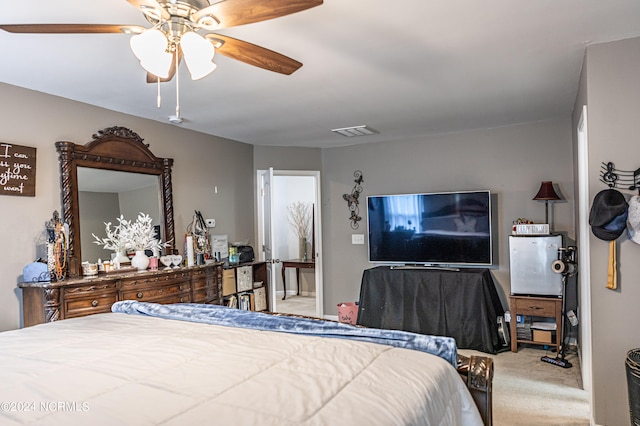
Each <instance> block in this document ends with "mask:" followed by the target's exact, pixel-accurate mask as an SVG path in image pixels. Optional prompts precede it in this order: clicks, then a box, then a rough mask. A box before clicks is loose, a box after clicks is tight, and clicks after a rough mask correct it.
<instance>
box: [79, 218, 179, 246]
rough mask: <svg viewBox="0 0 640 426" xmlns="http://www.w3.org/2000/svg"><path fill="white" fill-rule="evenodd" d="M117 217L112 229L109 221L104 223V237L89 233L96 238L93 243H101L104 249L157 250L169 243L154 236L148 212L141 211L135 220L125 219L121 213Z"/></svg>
mask: <svg viewBox="0 0 640 426" xmlns="http://www.w3.org/2000/svg"><path fill="white" fill-rule="evenodd" d="M117 219H118V225H117V226H116V227H115V228H114V229H113V230H112V229H111V222H109V223H105V231H106V233H107V237H106V238H100V237H98V236H96V235H95V234H91V235H93V237H94V238H95V239H96V241H94V243H96V244H102V246H103V247H104V248H105V249H107V250H113V251H120V250H123V249H130V250H135V251H139V250H158V251H159V250H161V249H162V248H163V247H166V246H168V245H169V243H162V241H161V240H159V239H157V238H156V232H155V230H154V229H153V225H152V224H151V223H152V219H151V217H150V216H149V215H148V214H144V213H142V212H141V213H140V214H138V219H137V220H136V221H135V222H132V221H130V220H126V219H125V218H124V216H122V215H120V217H119V218H117Z"/></svg>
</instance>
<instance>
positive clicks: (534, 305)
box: [512, 299, 556, 317]
mask: <svg viewBox="0 0 640 426" xmlns="http://www.w3.org/2000/svg"><path fill="white" fill-rule="evenodd" d="M514 300H515V304H516V306H515V307H513V308H512V309H513V311H514V312H517V313H518V314H521V315H526V316H538V317H555V315H556V300H553V299H532V300H530V299H514Z"/></svg>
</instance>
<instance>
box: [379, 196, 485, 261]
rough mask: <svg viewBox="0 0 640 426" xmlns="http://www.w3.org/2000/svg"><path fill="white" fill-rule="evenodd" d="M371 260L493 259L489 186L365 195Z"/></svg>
mask: <svg viewBox="0 0 640 426" xmlns="http://www.w3.org/2000/svg"><path fill="white" fill-rule="evenodd" d="M367 213H368V215H367V225H368V232H369V262H372V263H388V264H418V265H433V266H462V267H464V266H490V265H491V264H492V239H491V193H490V192H489V191H468V192H443V193H431V194H397V195H376V196H368V197H367Z"/></svg>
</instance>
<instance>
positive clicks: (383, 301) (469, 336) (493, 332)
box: [358, 265, 504, 354]
mask: <svg viewBox="0 0 640 426" xmlns="http://www.w3.org/2000/svg"><path fill="white" fill-rule="evenodd" d="M407 266H408V267H407ZM443 266H444V265H443ZM358 305H359V308H358V325H363V326H365V327H370V328H382V329H390V330H404V331H410V332H414V333H420V334H432V335H436V336H449V337H453V338H455V339H456V345H457V346H458V348H459V349H473V350H478V351H482V352H487V353H491V354H494V353H496V351H497V349H498V348H500V347H501V344H500V339H499V336H498V317H499V316H503V315H504V308H503V307H502V303H501V302H500V297H499V296H498V292H497V290H496V285H495V283H494V281H493V277H492V276H491V272H490V271H489V270H488V269H476V268H460V270H459V271H448V270H442V269H434V268H430V267H425V265H416V266H410V265H404V266H402V265H395V266H394V267H393V268H391V267H389V266H378V267H375V268H372V269H366V270H365V271H364V272H363V274H362V284H361V286H360V299H359V303H358Z"/></svg>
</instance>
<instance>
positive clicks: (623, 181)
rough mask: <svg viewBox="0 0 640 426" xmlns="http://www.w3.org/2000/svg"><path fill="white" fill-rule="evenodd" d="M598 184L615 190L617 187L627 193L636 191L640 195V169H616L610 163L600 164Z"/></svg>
mask: <svg viewBox="0 0 640 426" xmlns="http://www.w3.org/2000/svg"><path fill="white" fill-rule="evenodd" d="M600 182H602V183H604V184H605V185H607V186H608V187H609V188H611V189H617V188H618V185H620V187H624V188H625V189H628V190H629V191H638V194H639V195H640V168H638V169H636V170H635V171H632V170H620V169H616V167H615V165H614V164H613V163H612V162H610V161H609V162H608V163H604V162H603V163H602V164H601V166H600Z"/></svg>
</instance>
